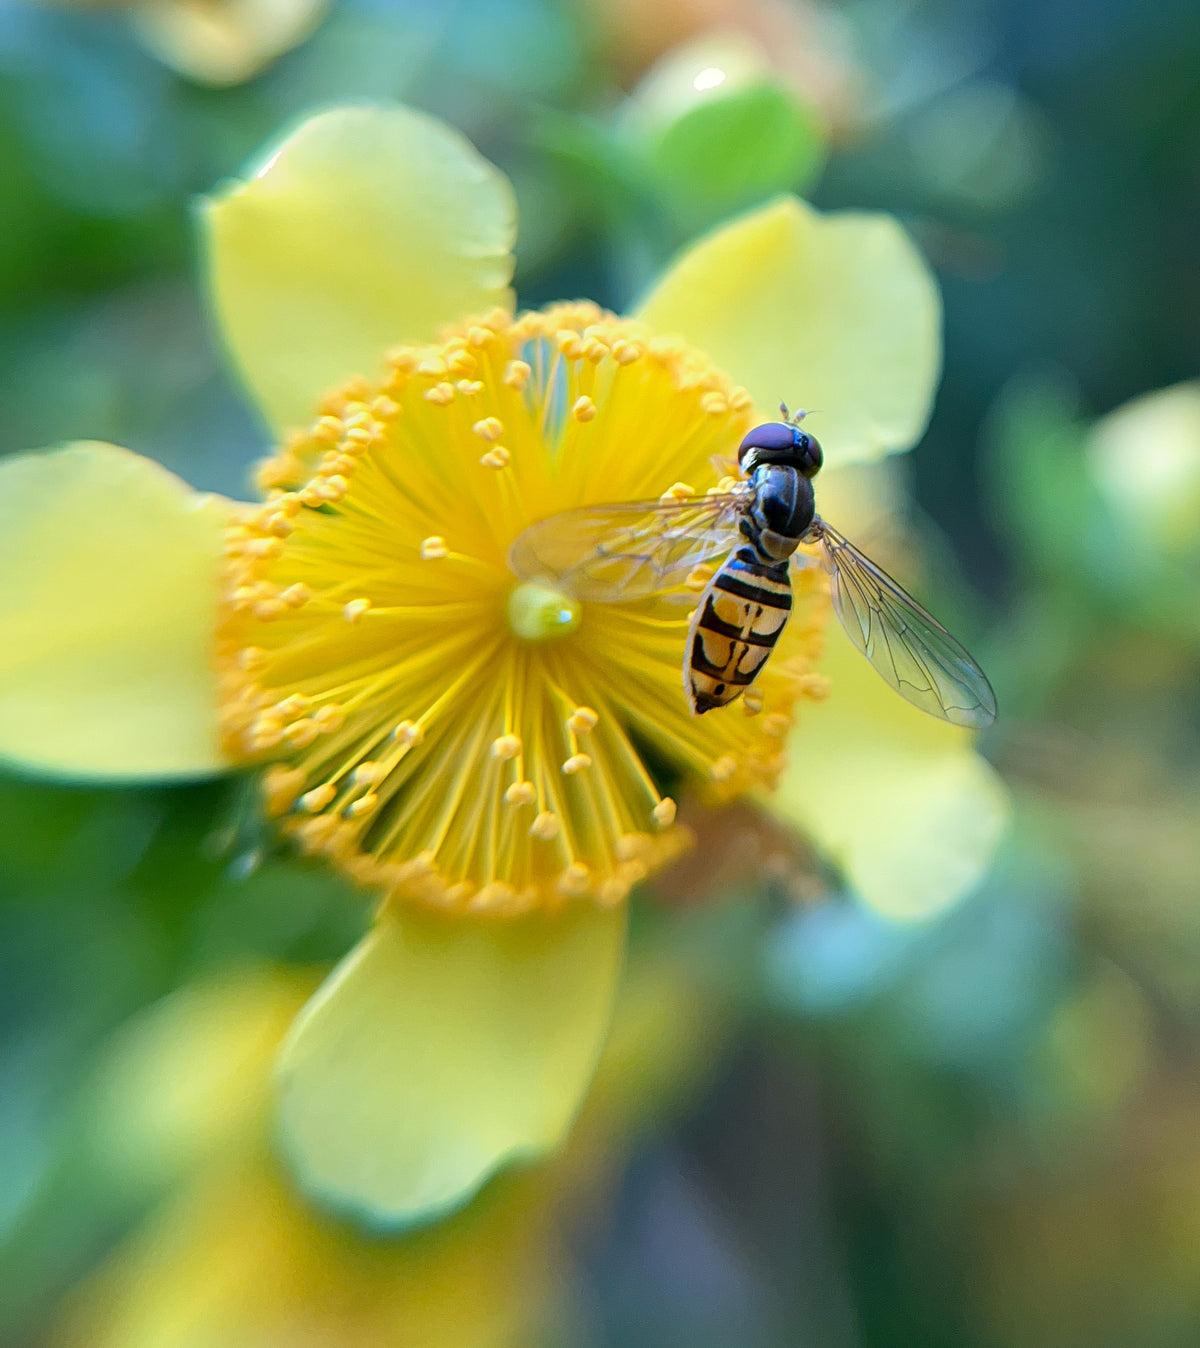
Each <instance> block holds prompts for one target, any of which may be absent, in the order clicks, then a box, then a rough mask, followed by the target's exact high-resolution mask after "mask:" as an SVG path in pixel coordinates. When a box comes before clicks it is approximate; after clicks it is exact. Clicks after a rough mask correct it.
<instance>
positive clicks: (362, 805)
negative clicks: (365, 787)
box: [346, 791, 379, 819]
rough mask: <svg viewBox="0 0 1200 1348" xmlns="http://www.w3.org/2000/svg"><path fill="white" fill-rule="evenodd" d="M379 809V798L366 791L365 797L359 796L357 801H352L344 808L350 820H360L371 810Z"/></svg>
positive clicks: (372, 792)
mask: <svg viewBox="0 0 1200 1348" xmlns="http://www.w3.org/2000/svg"><path fill="white" fill-rule="evenodd" d="M378 808H379V797H378V796H377V795H376V794H375V793H374V791H368V792H367V794H366V795H365V796H359V798H358V799H357V800H352V801H351V802H350V804H349V805H347V806H346V813H347V814H348V815H349V816H350V817H351V818H352V819H361V818H362V817H363V815H367V814H370V813H371V811H372V810H377V809H378Z"/></svg>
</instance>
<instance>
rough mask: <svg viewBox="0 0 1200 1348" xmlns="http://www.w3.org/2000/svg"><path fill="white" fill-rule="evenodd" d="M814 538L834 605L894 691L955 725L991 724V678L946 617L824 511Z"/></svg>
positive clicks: (813, 531)
mask: <svg viewBox="0 0 1200 1348" xmlns="http://www.w3.org/2000/svg"><path fill="white" fill-rule="evenodd" d="M808 538H809V539H810V540H815V541H817V542H819V543H820V544H821V555H822V560H823V563H824V566H825V569H826V571H828V572H829V577H830V589H831V595H832V598H833V608H834V612H835V613H836V614H837V615H838V618H839V620H840V621H841V624H842V626H843V627H844V628H845V629H846V634H847V635H848V636H849V638H850V640H851V641H852V642H853V643H854V644H855V645H856V646H857V647H858V649H859V650H860V651H862V653H863V654H864V655H865V656H866V657H867V659H868V660H869V661H870V662H871V664H872V665H874V666H875V669H876V670H877V671H878V672H879V673H880V674H882V675H883V677H884V679H885V680H886V681H887V682H888V683H889V684H891V686H892V687H893V688H894V689H895V690H896V692H898V693H899V694H900V696H901V697H903V698H905V699H906V700H907V701H909V702H911V703H912V704H913V706H914V707H920V709H921V710H922V711H927V712H929V713H930V715H931V716H939V717H941V718H942V720H944V721H950V722H951V723H952V724H953V725H961V726H970V727H973V728H975V729H980V728H982V727H983V726H988V725H991V723H992V722H993V721H994V720H995V719H996V695H995V693H993V692H992V687H991V684H989V683H988V681H987V676H986V675H985V674H984V672H983V670H982V669H980V668H979V666H978V665H977V664H976V663H975V661H974V660H972V659H971V657H970V656H969V655H968V654H967V653H966V651H965V650H963V648H962V647H961V646H960V645H959V644H958V642H957V641H955V640H954V638H953V637H952V636H951V635H950V633H949V632H947V631H946V629H945V628H944V627H943V626H942V625H941V623H939V622H938V621H937V619H936V618H934V617H933V616H932V615H931V614H929V613H927V612H926V611H925V610H924V609H923V608H922V607H921V605H920V604H918V603H917V601H916V600H915V599H914V598H913V597H912V595H910V594H907V593H906V592H905V591H904V590H903V589H901V587H900V586H899V585H897V584H896V582H895V581H894V580H893V579H892V578H891V576H889V575H888V574H887V572H886V571H883V570H881V569H880V568H879V567H878V566H876V565H875V563H874V562H872V561H871V560H870V559H869V558H868V557H864V556H863V554H862V553H861V552H859V550H858V549H857V548H856V547H855V546H854V545H853V544H852V543H850V542H849V541H848V540H847V539H846V538H844V537H843V536H842V535H841V534H840V533H838V531H837V530H836V529H833V528H831V527H830V526H829V525H828V524H826V523H825V521H824V520H823V519H820V518H818V519H816V520H815V521H814V523H813V527H812V529H811V530H810V531H809V535H808Z"/></svg>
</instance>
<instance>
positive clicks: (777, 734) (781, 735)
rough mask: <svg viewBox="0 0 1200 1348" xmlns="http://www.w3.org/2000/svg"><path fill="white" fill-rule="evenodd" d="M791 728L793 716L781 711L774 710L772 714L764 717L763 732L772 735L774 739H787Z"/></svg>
mask: <svg viewBox="0 0 1200 1348" xmlns="http://www.w3.org/2000/svg"><path fill="white" fill-rule="evenodd" d="M791 728H792V722H791V718H790V717H787V716H784V715H783V714H782V713H781V712H777V711H773V712H772V713H771V714H770V716H764V717H763V719H762V732H763V734H764V735H770V736H771V738H772V739H777V740H781V739H785V738H786V737H787V733H788V731H789V730H791Z"/></svg>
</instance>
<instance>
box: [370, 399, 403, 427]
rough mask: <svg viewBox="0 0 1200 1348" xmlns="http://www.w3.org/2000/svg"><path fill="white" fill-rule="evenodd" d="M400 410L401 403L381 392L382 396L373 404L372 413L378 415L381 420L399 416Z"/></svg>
mask: <svg viewBox="0 0 1200 1348" xmlns="http://www.w3.org/2000/svg"><path fill="white" fill-rule="evenodd" d="M399 412H400V404H399V403H398V402H394V401H393V400H392V399H391V398H388V397H386V396H385V395H383V394H380V396H379V397H378V398H376V399H375V401H374V402H373V403H372V404H371V413H372V415H373V416H377V417H378V418H379V419H380V420H381V421H390V420H391V418H392V417H394V416H397V415H398V414H399Z"/></svg>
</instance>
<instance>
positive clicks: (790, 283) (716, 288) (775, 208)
mask: <svg viewBox="0 0 1200 1348" xmlns="http://www.w3.org/2000/svg"><path fill="white" fill-rule="evenodd" d="M638 317H640V318H642V319H643V320H644V321H645V322H646V323H648V324H649V325H651V326H652V327H653V328H655V329H656V330H658V331H659V332H664V333H668V332H669V333H678V334H680V335H682V336H683V337H685V338H686V339H687V340H688V341H689V342H691V343H692V344H693V345H695V346H699V347H701V348H703V349H704V350H705V351H707V352H708V354H709V355H710V356H711V357H712V358H713V360H715V361H716V363H717V364H718V365H720V366H722V367H723V368H724V369H725V370H726V371H727V372H728V373H729V375H730V376H731V377H732V378H733V379H735V380H736V381H738V382H739V383H741V384H744V385H745V386H746V388H747V389H749V391H750V394H751V396H752V397H753V398H754V402H755V406H756V407H757V408H758V410H759V412H760V414H761V415H762V416H763V417H764V418H769V417H775V416H777V415H778V406H779V403H780V402H781V401H783V402H787V403H788V404H789V405H790V406H791V407H793V408H795V407H804V408H809V409H811V411H812V419H811V421H810V422H809V423H808V424H809V426H810V428H811V429H812V431H813V432H814V434H815V435H816V436H817V438H818V439H819V440H820V441H821V444H822V445H823V446H824V449H825V458H826V462H827V463H828V464H830V465H831V466H833V465H841V464H846V463H851V462H855V461H861V460H869V459H875V458H878V457H880V456H881V455H883V454H887V453H891V452H893V451H897V450H903V449H908V448H909V447H910V446H911V445H912V444H913V443H914V442H915V441H916V440H917V439H918V437H919V436H920V435H921V432H922V431H923V430H924V429H925V423H926V421H927V420H928V418H929V411H930V407H931V405H932V401H933V394H934V390H935V389H936V387H937V381H938V376H939V372H940V369H941V353H942V343H941V300H940V297H939V294H938V289H937V283H936V281H935V280H934V277H933V274H932V272H931V271H930V270H929V267H928V265H927V264H926V262H925V260H924V258H922V256H921V254H920V253H919V252H918V251H917V249H916V246H915V245H914V244H913V242H912V240H911V239H910V238H909V237H908V235H907V234H906V233H905V232H904V230H903V229H901V227H900V225H899V224H898V223H897V222H896V221H895V220H894V219H892V217H891V216H888V215H873V214H864V213H859V212H850V211H840V212H836V213H834V214H832V215H821V214H820V213H818V212H817V211H814V210H813V209H812V207H810V206H807V205H806V204H805V203H804V202H802V201H800V200H798V199H797V198H795V197H784V198H782V199H781V200H779V201H777V202H774V203H773V204H771V205H769V206H765V207H763V208H762V209H760V210H757V211H754V212H752V213H751V214H749V215H746V216H743V217H742V218H741V219H739V220H736V221H734V222H733V223H732V224H729V225H725V226H723V227H721V228H720V229H717V230H715V231H714V232H713V233H711V234H709V235H708V236H707V237H705V238H703V239H701V240H700V241H699V242H697V243H695V244H692V245H691V247H689V248H687V249H686V250H685V251H684V252H683V254H682V255H681V256H680V257H679V258H677V259H676V261H675V262H674V263H673V264H672V266H671V267H670V268H669V270H668V271H667V273H666V274H665V275H664V276H663V277H662V279H661V280H660V281H659V282H658V284H657V286H656V287H655V288H654V290H653V291H652V292H651V294H650V295H649V296H648V298H647V299H646V300H645V302H644V303H643V304H642V305H641V307H640V309H639V311H638Z"/></svg>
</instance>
